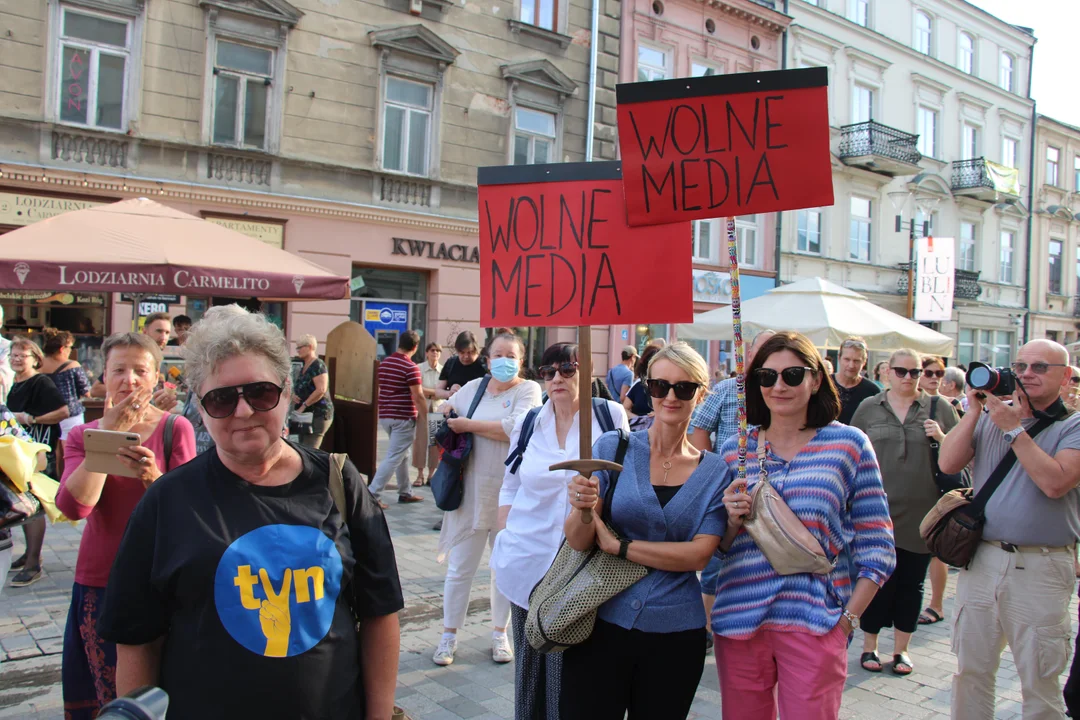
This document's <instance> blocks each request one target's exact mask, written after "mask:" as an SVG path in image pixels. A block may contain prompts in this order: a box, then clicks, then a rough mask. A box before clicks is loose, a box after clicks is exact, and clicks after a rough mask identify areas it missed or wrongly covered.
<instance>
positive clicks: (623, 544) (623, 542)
mask: <svg viewBox="0 0 1080 720" xmlns="http://www.w3.org/2000/svg"><path fill="white" fill-rule="evenodd" d="M632 542H634V541H633V540H630V539H628V538H621V539H620V540H619V557H621V558H622V559H623V560H625V559H626V551H627V549H629V547H630V543H632Z"/></svg>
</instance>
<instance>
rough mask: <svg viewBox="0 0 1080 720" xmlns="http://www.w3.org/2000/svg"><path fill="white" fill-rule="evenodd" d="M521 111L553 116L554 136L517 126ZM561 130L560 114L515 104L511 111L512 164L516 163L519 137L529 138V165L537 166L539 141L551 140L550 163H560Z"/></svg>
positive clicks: (526, 104)
mask: <svg viewBox="0 0 1080 720" xmlns="http://www.w3.org/2000/svg"><path fill="white" fill-rule="evenodd" d="M519 110H525V111H527V112H535V113H543V114H544V115H550V116H551V127H552V133H553V134H552V135H544V134H542V133H536V132H533V131H531V130H523V129H520V128H518V126H517V115H518V111H519ZM559 128H560V120H559V113H557V112H554V111H553V110H552V109H551V108H542V107H534V106H532V105H530V104H528V103H523V102H515V103H514V106H513V107H512V108H511V110H510V130H511V132H510V163H511V164H513V163H514V159H515V157H516V153H515V151H516V149H517V139H518V136H521V137H525V138H528V140H529V150H528V162H527V163H526V164H528V165H535V164H536V141H537V140H550V141H551V149H550V150H549V151H548V160H547V162H549V163H554V162H558V158H559V155H558V152H559V134H560V133H559Z"/></svg>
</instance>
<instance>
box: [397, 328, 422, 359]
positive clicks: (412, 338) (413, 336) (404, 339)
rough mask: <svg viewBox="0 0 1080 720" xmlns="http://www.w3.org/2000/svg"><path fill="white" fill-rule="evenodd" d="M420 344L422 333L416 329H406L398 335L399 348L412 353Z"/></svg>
mask: <svg viewBox="0 0 1080 720" xmlns="http://www.w3.org/2000/svg"><path fill="white" fill-rule="evenodd" d="M419 344H420V333H418V332H416V331H415V330H406V331H405V332H403V333H401V336H400V337H398V343H397V347H398V350H404V351H405V352H407V353H409V354H410V355H411V354H412V353H413V352H414V351H415V350H416V348H417V346H418V345H419Z"/></svg>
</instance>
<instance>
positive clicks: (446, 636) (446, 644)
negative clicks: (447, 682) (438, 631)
mask: <svg viewBox="0 0 1080 720" xmlns="http://www.w3.org/2000/svg"><path fill="white" fill-rule="evenodd" d="M455 652H457V635H454V634H453V633H443V636H442V640H440V641H439V647H437V648H435V654H434V655H433V656H432V658H431V659H432V660H433V661H434V662H435V664H436V665H442V666H444V667H445V666H446V665H453V664H454V653H455Z"/></svg>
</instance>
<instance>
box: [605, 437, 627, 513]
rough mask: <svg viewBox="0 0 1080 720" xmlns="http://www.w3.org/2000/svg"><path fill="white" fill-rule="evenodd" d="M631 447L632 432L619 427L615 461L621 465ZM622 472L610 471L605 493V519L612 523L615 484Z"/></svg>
mask: <svg viewBox="0 0 1080 720" xmlns="http://www.w3.org/2000/svg"><path fill="white" fill-rule="evenodd" d="M629 447H630V433H628V432H626V431H625V430H623V429H622V428H620V429H619V445H618V447H617V448H616V449H615V462H616V463H617V464H619V465H622V464H623V461H624V460H626V450H627V448H629ZM621 474H622V472H620V471H619V470H610V471H608V486H607V492H605V493H604V512H603V517H602V519H603V521H604V522H606V523H608V524H609V525H610V524H611V503H612V501H613V500H614V499H615V486H616V485H617V484H618V483H619V476H620V475H621Z"/></svg>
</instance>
